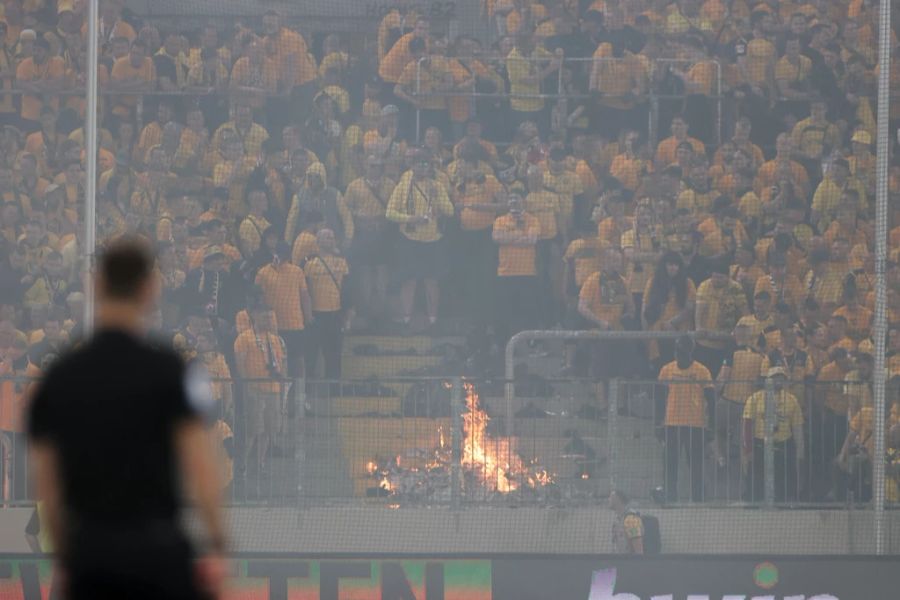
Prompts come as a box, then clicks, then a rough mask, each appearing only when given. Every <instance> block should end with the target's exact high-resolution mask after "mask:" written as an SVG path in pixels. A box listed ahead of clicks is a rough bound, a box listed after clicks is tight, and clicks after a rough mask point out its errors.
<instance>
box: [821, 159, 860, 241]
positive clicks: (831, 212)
mask: <svg viewBox="0 0 900 600" xmlns="http://www.w3.org/2000/svg"><path fill="white" fill-rule="evenodd" d="M845 190H854V191H855V192H856V194H857V202H858V205H857V206H858V210H859V211H860V212H861V213H862V214H865V211H867V210H868V201H867V199H866V190H865V187H864V186H863V184H862V183H861V182H860V181H859V180H858V179H856V178H855V177H853V176H851V175H850V163H849V162H847V160H846V159H844V158H838V159H836V160H835V161H833V162H832V163H831V168H830V169H829V170H828V173H827V174H826V176H825V178H824V179H823V180H822V183H820V184H819V186H818V187H817V188H816V193H815V195H814V196H813V200H812V207H811V208H812V213H811V216H810V218H811V221H812V223H813V224H816V225H818V229H819V231H826V230H827V229H828V226H829V225H831V222H832V221H833V220H834V219H835V218H836V217H837V209H838V207H839V206H840V205H841V203H842V198H843V195H844V191H845Z"/></svg>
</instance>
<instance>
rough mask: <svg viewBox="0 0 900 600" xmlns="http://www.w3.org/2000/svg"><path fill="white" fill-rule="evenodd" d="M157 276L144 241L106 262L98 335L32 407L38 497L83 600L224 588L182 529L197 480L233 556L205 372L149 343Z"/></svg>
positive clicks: (69, 592)
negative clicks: (146, 332) (146, 327)
mask: <svg viewBox="0 0 900 600" xmlns="http://www.w3.org/2000/svg"><path fill="white" fill-rule="evenodd" d="M152 268H153V261H152V257H151V256H150V255H149V253H147V252H146V251H145V249H144V248H143V246H141V245H140V244H139V243H137V242H133V241H131V242H129V241H123V242H118V243H117V244H116V245H114V246H112V247H111V248H110V249H109V250H108V251H107V252H106V253H105V254H104V256H103V258H102V261H101V267H100V276H99V277H98V281H97V297H98V311H97V331H96V333H95V335H94V336H93V338H92V339H90V340H89V341H87V342H86V343H85V344H84V345H83V346H82V347H80V348H79V349H77V350H75V351H73V352H71V353H70V354H68V355H67V356H64V357H62V358H60V359H59V360H58V361H57V362H56V363H54V364H53V366H52V367H51V368H50V370H49V372H48V373H47V374H46V377H45V378H44V380H43V381H42V382H41V384H40V387H39V389H38V392H37V394H36V395H35V398H34V401H33V402H32V405H31V407H30V413H29V418H28V435H29V437H30V438H31V440H32V442H33V444H32V447H33V456H34V458H35V461H36V462H35V465H34V466H35V467H36V468H35V471H36V482H37V486H38V494H39V495H40V496H41V497H42V500H43V501H44V506H45V511H44V513H45V516H46V518H47V521H48V523H47V525H48V526H49V528H50V534H51V536H52V537H53V538H54V539H53V542H54V545H55V547H56V548H57V549H58V550H59V553H60V560H61V562H62V567H63V569H64V570H65V572H66V580H67V589H66V592H65V594H66V597H68V598H72V599H79V600H80V599H81V598H112V597H119V598H148V599H149V598H172V599H185V600H187V599H193V598H202V597H206V592H213V591H214V590H212V589H208V588H209V587H210V586H208V585H207V584H209V583H210V582H208V581H207V582H202V581H200V580H199V578H198V577H197V576H196V575H195V570H194V566H193V563H192V553H191V549H190V546H189V544H188V541H187V538H186V536H185V535H184V534H183V532H182V531H181V530H180V528H179V526H178V523H177V518H178V507H179V503H180V489H179V488H180V481H181V479H182V477H183V476H187V477H184V479H185V480H188V479H190V480H191V483H192V484H197V485H195V486H194V487H195V488H197V489H195V490H193V491H194V495H195V497H196V498H197V502H198V508H199V509H200V512H201V514H203V516H204V520H205V521H206V525H207V528H208V530H209V533H210V538H211V539H212V540H213V543H214V545H215V546H216V549H217V550H218V549H221V546H222V534H221V527H220V524H219V521H220V519H219V517H218V514H217V510H218V509H217V508H216V506H217V504H218V503H217V498H216V494H217V492H216V491H214V490H217V489H218V487H216V481H215V477H216V475H215V473H216V469H215V467H214V465H213V464H212V458H211V456H210V455H209V454H208V453H206V452H205V451H204V449H205V445H204V440H205V433H204V431H203V426H202V420H201V418H200V416H201V413H202V412H203V411H204V410H208V409H209V408H211V407H210V404H211V395H210V394H209V393H208V388H207V387H206V386H205V380H204V377H203V375H202V373H201V372H198V371H197V370H196V368H193V367H188V366H186V365H185V364H184V363H183V362H182V361H181V359H180V358H179V357H178V356H177V355H176V354H175V353H174V352H173V351H171V350H162V349H159V348H156V347H151V346H150V345H149V344H148V343H147V342H146V341H145V340H144V337H143V332H142V331H141V323H142V321H143V316H144V314H145V313H146V312H147V309H148V308H149V307H151V306H153V304H154V300H155V294H156V289H157V286H156V285H155V283H154V282H153V278H152V275H151V274H152ZM201 589H204V591H203V592H201Z"/></svg>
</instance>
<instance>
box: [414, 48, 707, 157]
mask: <svg viewBox="0 0 900 600" xmlns="http://www.w3.org/2000/svg"><path fill="white" fill-rule="evenodd" d="M434 58H435V57H433V56H423V57H422V58H420V59H419V61H418V63H417V65H416V82H415V90H413V96H415V97H418V98H423V99H424V98H431V97H441V98H468V99H469V100H470V102H472V103H474V101H475V100H476V99H478V98H484V99H518V100H550V101H556V100H589V101H591V102H593V103H600V102H602V100H603V98H604V94H603V93H602V90H599V89H598V88H597V81H596V78H595V75H596V73H597V71H598V69H599V68H601V66H602V65H626V66H627V65H629V64H633V63H634V62H635V61H636V58H635V57H633V56H632V57H625V58H615V57H586V58H573V57H563V58H562V59H561V65H562V66H561V68H559V69H557V70H556V90H555V91H554V92H541V93H521V92H517V93H512V91H507V90H503V91H496V92H479V91H477V85H476V81H477V78H476V77H472V85H471V89H468V90H457V91H450V90H443V91H439V92H423V90H422V66H423V65H425V64H428V63H429V61H431V60H433V59H434ZM439 58H440V59H441V60H446V59H445V58H444V57H439ZM479 58H480V59H485V60H487V61H488V62H498V61H499V62H504V61H505V59H504V58H503V57H499V56H494V57H490V58H488V57H479ZM642 58H646V57H642ZM521 60H524V61H525V62H526V63H528V64H529V65H531V67H530V68H537V70H539V69H540V67H542V66H544V65H547V64H549V63H550V62H551V61H553V60H555V59H554V58H553V57H552V56H546V57H537V58H531V57H529V58H522V59H521ZM647 64H649V69H648V70H647V71H646V72H645V73H644V74H643V75H644V78H645V79H646V81H644V82H643V84H642V85H641V86H640V87H645V88H646V89H645V91H644V92H643V93H641V94H639V95H637V96H634V95H633V94H632V93H631V91H629V92H628V93H627V94H623V96H628V97H629V99H630V101H632V102H640V103H643V102H646V103H647V104H648V107H647V134H648V140H649V142H650V143H651V144H652V145H653V146H655V145H656V143H657V142H658V141H659V137H660V132H659V116H660V102H663V101H686V100H687V99H688V98H689V97H690V96H692V95H700V96H706V97H708V98H710V99H711V100H713V101H714V102H715V107H716V111H715V112H716V115H715V127H714V132H715V134H714V135H715V145H716V146H718V145H719V144H721V143H722V121H723V100H724V88H723V85H722V64H721V62H719V61H718V60H703V61H695V60H690V59H677V58H656V59H650V58H646V60H644V61H642V62H641V65H642V67H645V66H646V65H647ZM700 64H712V65H714V66H715V71H716V78H715V82H714V86H713V90H712V93H705V92H697V93H691V92H690V91H688V90H686V91H685V93H683V94H671V93H665V92H664V91H662V90H661V89H659V88H658V86H657V85H656V81H657V79H658V77H657V74H658V73H659V72H661V70H663V69H671V68H672V67H673V66H674V65H681V66H684V67H690V68H692V67H695V66H697V65H700ZM581 65H588V66H587V67H586V68H587V70H588V71H589V73H588V74H587V75H588V80H589V86H588V90H586V92H587V93H585V91H581V92H579V91H577V90H567V89H566V86H567V84H568V83H567V78H566V77H565V73H566V69H567V68H568V69H569V70H570V71H572V70H576V71H577V70H578V69H579V68H582V69H583V68H585V67H582V66H581ZM688 70H689V69H688ZM548 77H549V76H548ZM539 85H540V84H539ZM421 112H422V111H421V109H420V108H417V109H416V127H415V137H416V140H417V141H421V140H422V133H423V132H422V131H421ZM678 112H680V111H678Z"/></svg>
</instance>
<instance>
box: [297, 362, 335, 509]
mask: <svg viewBox="0 0 900 600" xmlns="http://www.w3.org/2000/svg"><path fill="white" fill-rule="evenodd" d="M291 391H293V394H291V402H293V403H294V419H293V423H292V427H291V429H293V431H292V433H293V436H294V440H293V442H294V461H295V463H296V465H297V500H298V501H301V500H302V499H303V498H304V496H305V490H304V489H303V476H304V474H305V471H306V448H305V446H304V442H305V441H306V440H305V436H304V435H303V427H304V422H303V421H304V419H303V416H304V415H303V413H304V412H305V411H306V379H304V378H303V377H297V378H295V379H294V380H293V386H292V390H291ZM330 404H332V403H330V402H329V405H330Z"/></svg>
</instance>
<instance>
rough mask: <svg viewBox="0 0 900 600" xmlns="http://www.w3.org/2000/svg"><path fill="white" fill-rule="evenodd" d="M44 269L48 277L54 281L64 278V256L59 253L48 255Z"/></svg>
mask: <svg viewBox="0 0 900 600" xmlns="http://www.w3.org/2000/svg"><path fill="white" fill-rule="evenodd" d="M44 269H45V270H46V271H47V275H48V276H49V277H50V278H52V279H59V278H61V277H62V276H63V273H64V266H63V256H62V254H60V253H59V252H56V251H54V252H51V253H50V254H48V255H47V258H46V259H45V260H44Z"/></svg>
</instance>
